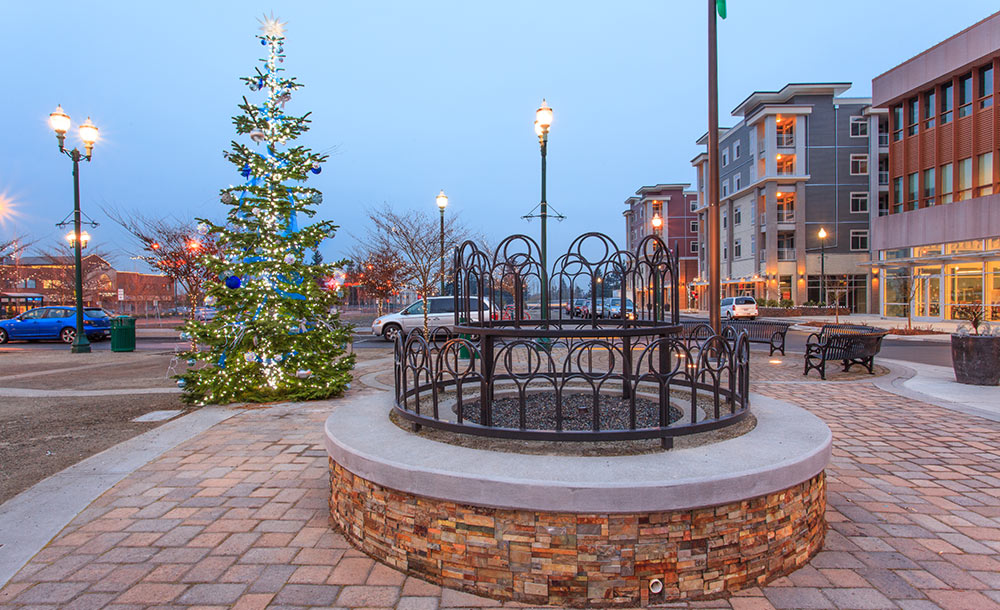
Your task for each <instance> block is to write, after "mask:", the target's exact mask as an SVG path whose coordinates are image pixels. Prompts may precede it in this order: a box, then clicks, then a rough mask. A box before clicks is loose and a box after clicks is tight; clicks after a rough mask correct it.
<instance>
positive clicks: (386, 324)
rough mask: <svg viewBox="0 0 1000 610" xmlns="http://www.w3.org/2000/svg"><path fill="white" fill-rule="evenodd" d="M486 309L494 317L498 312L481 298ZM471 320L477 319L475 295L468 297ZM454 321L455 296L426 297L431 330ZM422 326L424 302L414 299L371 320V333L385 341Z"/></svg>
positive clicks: (447, 326)
mask: <svg viewBox="0 0 1000 610" xmlns="http://www.w3.org/2000/svg"><path fill="white" fill-rule="evenodd" d="M483 302H484V303H485V304H486V305H487V307H486V309H488V310H489V311H490V315H491V316H492V317H493V318H494V319H496V318H498V317H499V316H500V312H499V311H498V310H497V309H496V307H490V306H489V300H488V299H485V298H484V299H483ZM470 307H471V308H472V312H471V314H472V321H474V322H475V321H478V320H479V311H478V309H479V301H478V300H477V298H476V297H472V298H471V299H470ZM454 323H455V298H454V297H431V298H430V299H428V310H427V324H428V325H429V326H430V328H431V330H433V329H435V328H440V327H446V328H451V327H452V326H454ZM423 326H424V302H423V301H422V300H421V301H416V302H414V303H411V304H410V305H409V306H407V307H406V308H404V309H403V310H402V311H400V312H398V313H391V314H388V315H384V316H380V317H378V318H376V319H375V321H374V322H372V334H373V335H382V338H383V339H385V340H386V341H395V340H396V337H397V336H398V335H399V333H400V332H403V333H408V332H410V331H411V330H413V329H414V328H423Z"/></svg>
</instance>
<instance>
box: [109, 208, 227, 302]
mask: <svg viewBox="0 0 1000 610" xmlns="http://www.w3.org/2000/svg"><path fill="white" fill-rule="evenodd" d="M104 212H105V213H106V214H107V215H108V216H109V217H110V218H111V219H112V220H113V221H115V222H116V223H118V224H119V225H120V226H121V227H122V228H124V229H125V230H126V231H128V232H129V234H130V235H131V236H132V238H133V239H134V240H135V241H136V242H137V244H138V246H139V250H138V252H136V253H134V256H136V257H137V258H139V259H141V260H143V261H145V262H146V263H147V264H148V265H149V266H150V267H152V268H154V269H156V270H157V271H159V272H160V273H162V274H164V275H166V276H167V277H169V278H171V279H172V280H174V281H175V282H177V284H179V285H180V286H181V287H182V288H183V289H184V291H185V292H186V293H187V299H188V305H189V308H188V316H189V317H191V318H193V317H194V310H195V308H196V307H197V306H198V304H199V303H201V301H202V297H203V296H204V294H205V289H204V285H205V282H206V281H207V280H209V279H212V278H214V277H215V276H214V274H212V273H211V272H210V271H209V270H208V269H207V268H206V267H205V266H204V265H202V264H200V262H199V261H200V260H201V257H202V256H204V255H205V254H206V253H207V254H218V245H217V244H216V243H215V241H214V240H213V239H212V237H211V236H210V235H200V234H199V232H198V230H197V227H196V226H195V223H194V221H193V220H178V219H175V218H151V217H148V216H144V215H143V214H140V213H138V212H131V213H124V212H121V211H119V210H115V209H105V210H104Z"/></svg>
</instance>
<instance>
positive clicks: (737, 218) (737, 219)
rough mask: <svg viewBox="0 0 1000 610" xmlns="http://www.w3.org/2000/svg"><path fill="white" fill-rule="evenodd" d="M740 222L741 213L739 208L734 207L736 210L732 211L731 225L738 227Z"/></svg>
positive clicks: (741, 218) (741, 219) (741, 220)
mask: <svg viewBox="0 0 1000 610" xmlns="http://www.w3.org/2000/svg"><path fill="white" fill-rule="evenodd" d="M741 222H743V211H742V209H741V208H740V207H739V206H736V209H735V210H733V224H734V225H738V224H740V223H741Z"/></svg>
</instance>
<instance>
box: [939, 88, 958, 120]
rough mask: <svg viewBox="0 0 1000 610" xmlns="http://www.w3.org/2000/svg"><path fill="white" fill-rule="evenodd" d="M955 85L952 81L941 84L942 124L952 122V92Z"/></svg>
mask: <svg viewBox="0 0 1000 610" xmlns="http://www.w3.org/2000/svg"><path fill="white" fill-rule="evenodd" d="M954 90H955V86H954V85H952V84H951V83H948V84H947V85H941V124H942V125H944V124H945V123H950V122H951V108H952V106H951V103H952V94H953V92H954Z"/></svg>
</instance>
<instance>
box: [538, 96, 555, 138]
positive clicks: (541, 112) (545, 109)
mask: <svg viewBox="0 0 1000 610" xmlns="http://www.w3.org/2000/svg"><path fill="white" fill-rule="evenodd" d="M551 126H552V109H551V108H549V105H548V103H547V102H546V101H545V99H542V105H541V106H539V107H538V110H536V111H535V135H537V136H538V141H539V142H544V141H546V140H548V137H549V128H550V127H551Z"/></svg>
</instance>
